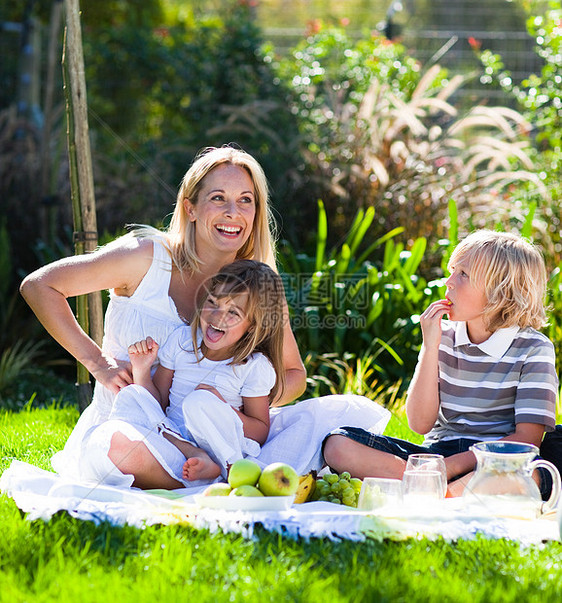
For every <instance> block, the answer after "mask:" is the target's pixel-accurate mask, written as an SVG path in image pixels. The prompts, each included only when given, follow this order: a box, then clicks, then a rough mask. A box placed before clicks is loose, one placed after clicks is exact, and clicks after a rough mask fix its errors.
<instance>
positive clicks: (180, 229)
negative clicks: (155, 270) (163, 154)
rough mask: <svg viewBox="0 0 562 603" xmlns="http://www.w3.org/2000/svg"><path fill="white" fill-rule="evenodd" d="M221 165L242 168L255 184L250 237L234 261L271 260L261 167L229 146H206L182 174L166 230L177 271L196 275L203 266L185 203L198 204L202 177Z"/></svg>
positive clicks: (268, 214) (266, 194)
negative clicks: (197, 252)
mask: <svg viewBox="0 0 562 603" xmlns="http://www.w3.org/2000/svg"><path fill="white" fill-rule="evenodd" d="M220 165H236V166H239V167H241V168H243V169H245V170H246V171H247V172H248V174H249V176H250V178H251V179H252V183H253V185H254V194H255V204H256V216H255V218H254V226H253V228H252V232H251V234H250V237H249V238H248V240H247V241H246V243H245V244H244V245H243V247H242V248H241V249H240V250H239V251H238V253H237V256H236V257H237V259H255V260H258V261H261V262H265V261H268V260H269V261H271V259H272V258H273V257H274V236H273V233H274V222H273V219H272V216H271V209H270V207H269V188H268V184H267V179H266V177H265V174H264V171H263V169H262V167H261V166H260V164H259V163H258V162H257V161H256V160H255V159H254V158H253V157H252V156H251V155H250V154H248V153H246V152H245V151H242V150H241V149H236V148H234V147H230V146H224V147H220V148H215V147H208V148H206V149H204V150H203V151H201V152H200V153H199V154H198V155H197V157H196V158H195V161H194V162H193V164H192V165H191V167H190V168H189V170H187V172H186V174H185V175H184V177H183V179H182V182H181V186H180V189H179V192H178V196H177V199H176V207H175V209H174V213H173V215H172V220H171V222H170V226H169V228H168V231H167V238H168V241H169V246H170V251H171V253H172V258H173V260H174V263H175V264H176V266H177V267H178V268H179V270H180V271H182V272H183V271H186V270H187V271H188V272H191V273H194V272H197V271H198V270H199V269H200V266H201V264H202V260H201V258H199V257H198V256H197V254H196V252H195V228H196V226H195V224H196V223H195V222H192V221H190V220H189V216H188V215H187V212H186V209H185V206H184V200H185V199H189V201H190V202H191V204H192V205H197V202H198V197H199V193H200V192H201V188H202V186H203V181H204V179H205V176H207V174H209V172H211V171H212V170H214V169H215V168H216V167H218V166H220Z"/></svg>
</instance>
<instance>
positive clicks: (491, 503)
mask: <svg viewBox="0 0 562 603" xmlns="http://www.w3.org/2000/svg"><path fill="white" fill-rule="evenodd" d="M470 450H471V451H472V452H473V453H474V454H475V456H476V470H475V473H474V476H473V477H472V479H471V480H470V481H469V482H468V484H467V486H466V488H465V490H464V492H463V498H466V499H467V502H469V503H471V504H478V505H481V506H485V507H487V508H488V509H489V510H490V511H491V512H493V513H497V514H501V515H504V514H506V515H515V516H527V515H531V516H534V517H536V516H537V515H539V514H540V513H541V511H542V512H544V513H546V512H548V511H550V510H553V509H554V508H555V506H556V504H557V502H558V498H559V496H560V474H559V473H558V470H557V469H556V467H555V466H554V465H553V464H552V463H549V462H548V461H544V460H542V459H537V460H533V459H534V458H535V457H536V456H537V454H538V453H539V449H538V448H537V447H536V446H533V445H532V444H524V443H522V442H510V441H496V442H479V443H478V444H474V445H473V446H471V447H470ZM538 467H544V468H545V469H547V470H548V471H549V472H550V474H551V475H552V492H551V494H550V498H549V499H548V500H547V501H546V502H544V503H543V502H542V499H541V494H540V491H539V487H538V486H537V484H536V482H535V480H534V479H533V477H532V475H533V471H534V470H535V469H537V468H538Z"/></svg>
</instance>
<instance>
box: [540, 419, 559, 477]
mask: <svg viewBox="0 0 562 603" xmlns="http://www.w3.org/2000/svg"><path fill="white" fill-rule="evenodd" d="M540 450H541V451H540V455H541V457H542V458H543V459H544V460H545V461H550V462H551V463H552V464H553V465H554V466H555V467H556V468H557V469H558V472H559V473H560V475H562V425H557V426H556V427H555V428H554V431H549V432H548V433H546V434H545V435H544V439H543V441H542V444H541V449H540Z"/></svg>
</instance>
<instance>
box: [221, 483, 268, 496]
mask: <svg viewBox="0 0 562 603" xmlns="http://www.w3.org/2000/svg"><path fill="white" fill-rule="evenodd" d="M229 496H263V494H262V493H261V492H260V491H259V490H258V489H257V488H256V487H255V486H250V485H248V484H243V485H242V486H238V488H234V490H232V492H231V493H230V494H229Z"/></svg>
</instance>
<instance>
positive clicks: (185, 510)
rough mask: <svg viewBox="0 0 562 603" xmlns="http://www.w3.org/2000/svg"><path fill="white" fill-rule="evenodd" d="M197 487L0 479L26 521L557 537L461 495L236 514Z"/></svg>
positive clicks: (34, 470) (41, 474) (552, 521)
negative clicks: (405, 503) (411, 502)
mask: <svg viewBox="0 0 562 603" xmlns="http://www.w3.org/2000/svg"><path fill="white" fill-rule="evenodd" d="M203 488H204V487H199V488H190V489H181V490H174V491H172V492H164V491H141V490H137V489H135V488H116V487H112V486H101V485H96V484H92V483H80V482H74V481H69V480H65V479H63V478H61V477H60V476H59V475H57V474H56V473H53V472H50V471H45V470H43V469H40V468H38V467H35V466H34V465H30V464H28V463H24V462H22V461H17V460H16V461H13V462H12V464H11V465H10V467H9V468H8V469H7V470H6V471H4V473H3V474H2V476H1V478H0V490H1V491H2V492H4V493H5V494H7V495H8V496H10V497H12V498H13V499H14V501H15V503H16V505H17V506H18V507H19V508H20V509H21V510H22V511H23V512H25V513H26V514H27V518H28V519H29V520H35V519H43V520H49V519H50V518H51V517H52V516H53V514H54V513H56V512H58V511H61V510H64V511H67V512H68V513H69V514H70V515H71V516H73V517H76V518H78V519H82V520H89V521H94V522H96V523H101V522H106V521H107V522H109V523H111V524H113V525H118V526H121V525H125V524H128V525H133V526H137V527H143V526H147V525H154V524H167V525H170V524H183V525H189V526H192V527H194V528H205V529H209V530H210V531H211V532H216V531H218V530H222V531H223V532H235V533H239V534H243V535H244V536H246V537H248V538H251V537H253V535H254V529H255V527H256V526H257V525H261V526H263V528H264V529H266V530H268V531H274V532H277V533H280V534H285V535H288V536H291V537H295V538H296V537H300V538H305V539H307V538H324V537H326V538H329V539H332V540H339V539H349V540H355V541H363V540H365V539H367V538H372V539H377V540H382V539H392V540H403V539H406V538H421V537H428V538H432V539H434V538H438V537H443V538H445V539H446V540H449V541H453V540H457V539H459V538H474V537H476V536H477V535H479V534H481V535H484V536H486V537H489V538H507V539H511V540H516V541H519V542H520V543H521V544H523V545H530V544H536V543H540V542H543V541H547V540H557V541H559V540H560V533H559V529H558V522H557V521H556V516H555V514H550V515H545V516H542V517H540V518H531V517H529V516H526V517H523V516H522V517H516V516H501V515H497V514H494V513H493V512H492V511H491V510H489V509H475V508H469V507H467V506H466V503H465V502H464V500H463V499H462V498H456V499H445V500H443V501H434V502H432V505H431V508H430V509H423V508H411V507H410V508H395V509H385V510H381V511H378V512H366V511H358V510H356V509H350V508H348V507H342V506H339V505H335V504H333V503H328V502H310V503H304V504H299V505H292V506H291V507H290V508H288V509H287V510H283V511H252V512H248V511H244V512H242V511H225V510H219V509H209V508H205V507H202V506H200V504H198V502H197V496H196V495H197V494H198V493H200V492H201V490H202V489H203Z"/></svg>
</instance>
